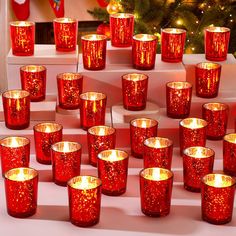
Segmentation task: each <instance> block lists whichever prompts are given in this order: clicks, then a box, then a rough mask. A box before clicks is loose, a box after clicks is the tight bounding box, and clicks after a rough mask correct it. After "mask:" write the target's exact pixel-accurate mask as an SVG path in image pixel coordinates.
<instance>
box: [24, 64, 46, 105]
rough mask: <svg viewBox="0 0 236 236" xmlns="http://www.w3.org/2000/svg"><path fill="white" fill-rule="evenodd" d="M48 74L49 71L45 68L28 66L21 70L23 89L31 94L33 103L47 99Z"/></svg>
mask: <svg viewBox="0 0 236 236" xmlns="http://www.w3.org/2000/svg"><path fill="white" fill-rule="evenodd" d="M46 73H47V69H46V67H44V66H38V65H27V66H22V67H21V68H20V77H21V88H22V89H23V90H26V91H28V92H29V93H30V101H31V102H39V101H43V100H44V99H45V96H46Z"/></svg>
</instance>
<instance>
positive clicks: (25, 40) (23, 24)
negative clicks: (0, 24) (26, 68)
mask: <svg viewBox="0 0 236 236" xmlns="http://www.w3.org/2000/svg"><path fill="white" fill-rule="evenodd" d="M10 32H11V45H12V54H13V55H15V56H32V55H33V54H34V32H35V24H34V22H30V21H14V22H10Z"/></svg>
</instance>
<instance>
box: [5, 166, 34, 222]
mask: <svg viewBox="0 0 236 236" xmlns="http://www.w3.org/2000/svg"><path fill="white" fill-rule="evenodd" d="M5 193H6V202H7V212H8V214H9V215H10V216H13V217H17V218H24V217H29V216H32V215H34V214H35V213H36V210H37V194H38V172H37V171H36V170H34V169H32V168H27V167H20V168H14V169H10V170H8V171H7V172H6V173H5Z"/></svg>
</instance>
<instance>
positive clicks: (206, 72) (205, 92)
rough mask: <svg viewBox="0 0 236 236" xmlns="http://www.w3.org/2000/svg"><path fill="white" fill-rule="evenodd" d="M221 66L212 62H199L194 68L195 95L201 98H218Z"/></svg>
mask: <svg viewBox="0 0 236 236" xmlns="http://www.w3.org/2000/svg"><path fill="white" fill-rule="evenodd" d="M220 75H221V65H220V64H217V63H212V62H201V63H199V64H197V65H196V67H195V76H196V79H195V83H196V95H197V96H198V97H202V98H214V97H217V96H218V91H219V86H220Z"/></svg>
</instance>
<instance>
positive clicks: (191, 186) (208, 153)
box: [183, 146, 215, 192]
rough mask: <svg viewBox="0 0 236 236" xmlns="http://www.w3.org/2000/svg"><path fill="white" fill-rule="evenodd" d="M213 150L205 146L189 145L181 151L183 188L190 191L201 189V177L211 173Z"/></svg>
mask: <svg viewBox="0 0 236 236" xmlns="http://www.w3.org/2000/svg"><path fill="white" fill-rule="evenodd" d="M214 158H215V152H214V151H213V150H212V149H211V148H206V147H200V146H195V147H189V148H186V149H184V151H183V174H184V188H185V189H187V190H189V191H191V192H200V191H201V179H202V177H203V176H205V175H207V174H210V173H212V171H213V165H214Z"/></svg>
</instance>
